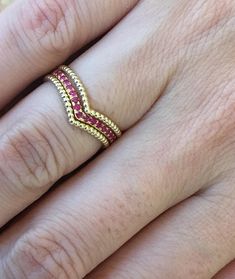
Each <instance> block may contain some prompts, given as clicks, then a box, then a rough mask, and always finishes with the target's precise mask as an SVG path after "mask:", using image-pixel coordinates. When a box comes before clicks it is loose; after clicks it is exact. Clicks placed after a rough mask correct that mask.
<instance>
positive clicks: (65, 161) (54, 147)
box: [0, 7, 172, 225]
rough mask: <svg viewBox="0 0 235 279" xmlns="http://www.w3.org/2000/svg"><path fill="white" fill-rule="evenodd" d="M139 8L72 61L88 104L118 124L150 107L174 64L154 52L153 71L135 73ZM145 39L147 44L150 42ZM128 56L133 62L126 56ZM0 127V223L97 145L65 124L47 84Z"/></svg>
mask: <svg viewBox="0 0 235 279" xmlns="http://www.w3.org/2000/svg"><path fill="white" fill-rule="evenodd" d="M141 13H144V11H142V8H141V7H138V8H136V10H134V11H133V14H132V13H131V14H129V15H128V16H127V19H126V21H125V22H121V23H120V24H119V25H118V26H117V27H116V28H115V29H114V30H113V31H112V32H110V33H109V34H108V35H106V36H105V37H104V38H103V39H102V40H101V41H100V42H99V43H98V44H96V45H95V46H94V47H93V48H92V49H90V50H89V51H88V52H86V53H85V54H84V55H83V56H81V57H80V58H79V59H77V60H76V61H75V62H74V63H73V65H72V66H73V68H74V70H75V71H76V72H78V73H79V75H80V77H81V79H82V80H83V82H84V83H85V86H86V87H87V89H88V92H89V97H90V99H91V103H92V107H94V108H95V109H97V110H98V111H101V112H104V113H105V114H107V115H108V116H109V117H110V118H111V119H113V120H114V121H115V122H117V123H118V125H119V126H120V127H121V129H122V130H125V129H128V128H130V127H131V126H132V125H133V124H135V123H136V122H137V121H138V120H139V119H140V118H141V117H142V116H143V115H144V114H145V113H146V112H147V111H148V110H149V108H150V107H151V106H152V104H153V103H154V102H155V100H156V98H157V97H158V96H159V95H160V94H161V90H162V88H164V86H165V84H166V82H167V80H168V79H170V75H171V73H170V72H171V68H172V65H168V66H167V65H163V66H161V63H160V62H159V59H161V58H160V55H159V56H155V59H156V70H155V71H154V73H153V74H150V73H151V72H152V67H153V65H152V64H146V66H145V67H144V68H143V69H139V70H138V73H136V67H135V64H136V63H140V64H141V63H143V62H142V59H143V57H142V55H138V54H137V53H136V48H142V47H143V45H142V44H143V42H142V41H143V40H142V38H143V37H144V34H145V30H143V31H140V30H139V24H136V23H137V21H136V18H137V17H139V16H141ZM133 20H134V23H133ZM130 28H132V29H133V32H136V33H137V34H138V36H135V39H136V40H137V41H136V44H133V43H128V44H127V45H126V43H127V39H126V38H129V34H130ZM152 28H153V27H152ZM154 28H155V27H154ZM154 28H153V30H152V32H154ZM131 40H132V39H131ZM149 44H150V45H149V46H145V47H149V48H151V45H152V43H149ZM113 53H115V55H113ZM149 55H150V56H151V55H152V53H150V54H149ZM126 57H129V59H131V60H133V62H132V63H129V62H127V59H126ZM149 59H150V57H149V58H148V59H147V60H149ZM126 73H128V74H126ZM147 73H148V74H147ZM156 73H159V74H158V76H159V77H158V79H156V78H155V74H156ZM127 88H128V89H127ZM146 88H147V89H146ZM143 92H145V94H144V95H143ZM0 130H1V132H0V135H1V138H0V158H1V160H0V170H1V173H2V175H1V177H0V189H1V191H0V204H1V211H0V225H3V224H4V223H5V222H7V221H8V220H9V219H10V218H12V217H13V216H15V215H16V214H17V213H18V212H19V211H21V210H22V209H23V208H25V207H26V206H27V205H29V204H31V203H32V202H33V201H34V200H35V199H37V198H38V197H39V196H40V195H42V194H43V193H44V192H45V191H46V190H47V189H48V188H49V187H50V186H51V185H52V184H54V183H55V182H56V181H57V180H58V179H59V178H60V177H61V176H63V175H65V174H67V173H69V172H71V171H72V170H74V169H75V168H77V167H78V166H79V165H80V164H82V163H83V162H84V161H86V160H87V159H89V158H90V157H91V156H92V155H94V153H95V152H97V150H98V149H99V148H100V145H99V143H98V142H97V141H96V140H94V139H93V138H91V137H90V136H88V135H87V134H85V133H81V131H80V130H78V129H73V128H72V127H71V126H70V125H68V123H67V117H66V114H65V112H64V107H63V105H62V103H61V100H60V97H59V96H58V93H57V92H56V90H55V89H54V88H53V86H52V85H51V84H44V85H43V86H41V87H40V88H38V89H37V90H36V91H35V92H33V93H32V94H30V95H29V96H27V97H26V98H25V99H24V100H23V101H22V102H21V103H20V104H19V105H18V106H16V107H14V108H13V109H12V110H11V111H10V112H9V113H8V114H7V115H5V116H4V117H3V118H2V119H1V121H0ZM13 201H14V202H13Z"/></svg>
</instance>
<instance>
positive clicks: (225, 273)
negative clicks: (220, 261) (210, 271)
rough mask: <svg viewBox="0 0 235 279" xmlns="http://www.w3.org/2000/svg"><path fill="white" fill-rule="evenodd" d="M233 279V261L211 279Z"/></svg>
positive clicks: (234, 274) (234, 270)
mask: <svg viewBox="0 0 235 279" xmlns="http://www.w3.org/2000/svg"><path fill="white" fill-rule="evenodd" d="M233 278H235V261H233V262H232V263H230V264H228V265H227V266H226V267H225V268H224V269H222V270H221V271H220V272H219V273H218V274H217V275H216V276H215V277H213V279H233Z"/></svg>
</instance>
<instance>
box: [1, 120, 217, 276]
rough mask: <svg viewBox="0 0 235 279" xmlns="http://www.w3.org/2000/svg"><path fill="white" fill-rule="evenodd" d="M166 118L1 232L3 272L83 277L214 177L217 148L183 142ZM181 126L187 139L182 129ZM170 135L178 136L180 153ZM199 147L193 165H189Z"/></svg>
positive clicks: (130, 136) (145, 125) (147, 125)
mask: <svg viewBox="0 0 235 279" xmlns="http://www.w3.org/2000/svg"><path fill="white" fill-rule="evenodd" d="M158 120H159V117H158ZM176 121H177V120H176ZM161 122H162V121H160V120H159V122H158V123H156V122H155V120H154V119H152V118H151V119H148V121H147V120H146V121H145V122H142V123H140V124H138V126H137V127H135V128H134V129H132V131H131V132H128V133H127V134H126V136H125V137H124V138H123V140H121V141H120V142H119V144H117V145H116V146H114V147H113V148H112V149H110V150H109V151H108V152H106V153H105V154H104V155H103V156H102V158H100V159H98V160H96V161H95V162H94V163H93V164H91V165H90V166H88V167H86V169H84V170H83V171H82V172H80V174H79V175H75V176H74V177H73V178H72V179H71V180H69V181H68V182H67V183H65V184H64V185H63V186H62V187H60V188H57V189H56V190H55V191H53V192H52V193H51V194H50V195H48V196H47V198H46V199H43V200H42V201H41V203H39V204H37V206H35V208H34V210H32V211H31V213H30V214H29V215H26V216H24V218H23V220H21V221H19V223H16V225H15V226H12V227H11V228H10V229H9V230H6V231H5V233H3V234H2V236H1V238H0V242H1V244H2V247H3V248H2V249H1V250H0V256H1V258H2V259H3V260H2V265H3V266H2V268H1V269H0V270H1V271H2V274H1V275H2V277H3V278H4V276H6V274H9V272H10V271H12V272H13V270H15V269H20V270H23V271H24V272H25V273H26V275H25V276H26V277H27V276H28V277H30V275H31V274H32V273H33V272H36V271H35V270H37V272H39V271H40V270H41V269H42V267H43V270H42V275H41V277H43V276H44V277H46V276H48V273H51V274H53V276H55V277H58V274H69V275H68V278H83V277H84V276H85V275H86V274H87V273H88V272H90V271H91V270H92V269H93V268H94V267H95V266H97V265H98V264H99V263H100V262H102V261H103V260H104V259H106V258H107V257H108V256H110V255H111V254H112V253H113V252H114V251H115V250H117V249H118V248H120V247H121V246H122V245H123V244H124V243H125V242H126V241H127V240H129V239H130V238H131V237H132V236H133V235H134V234H136V233H137V232H138V231H139V230H140V229H141V228H143V227H144V226H146V225H147V224H148V223H149V222H150V221H152V220H153V219H155V218H156V217H157V216H158V215H160V214H161V213H162V212H164V211H165V210H166V209H168V208H170V207H172V206H173V205H174V204H176V203H178V202H179V201H180V200H183V199H185V198H186V197H188V196H190V195H192V194H193V193H194V192H196V191H198V190H199V188H200V187H201V185H204V184H205V183H206V181H208V179H211V177H212V176H211V174H210V173H209V171H208V170H210V169H211V168H212V166H214V161H213V160H212V161H211V162H210V163H208V165H207V167H206V168H203V169H202V168H200V167H199V166H200V165H201V162H202V161H205V158H211V157H212V154H211V152H212V151H211V149H208V150H207V152H205V150H204V151H203V152H202V151H200V147H199V148H198V149H197V150H196V151H195V150H194V148H195V147H194V146H193V147H189V146H188V149H187V150H186V148H185V146H184V147H183V148H176V146H177V144H176V143H177V142H178V141H179V138H178V137H177V136H175V131H173V130H172V129H165V127H161V125H162V123H161ZM153 124H154V127H155V128H156V130H155V129H154V130H153V129H151V127H153ZM142 131H148V133H142ZM156 131H157V135H156ZM177 132H179V134H178V135H179V137H180V138H181V136H182V131H180V130H179V129H177ZM137 135H139V136H138V137H137ZM166 138H167V139H169V138H170V139H171V142H169V144H170V145H171V144H172V146H174V156H172V153H171V152H169V145H168V144H167V143H166ZM190 141H191V140H190ZM153 146H155V148H154V153H153ZM191 148H193V149H191ZM193 150H194V152H195V153H194V156H195V157H194V161H193V167H192V168H187V166H188V165H189V164H190V162H191V156H190V155H189V154H192V151H193ZM127 151H128V152H127ZM200 152H201V154H199V153H200ZM213 152H214V151H213ZM187 154H188V155H187ZM159 158H161V160H159ZM201 160H202V161H201ZM179 166H180V169H181V170H184V172H179V169H178V167H179ZM207 168H208V169H207ZM202 173H203V174H202ZM207 175H208V177H207ZM143 185H144V187H143ZM182 185H190V187H186V186H184V187H182ZM29 224H30V225H29ZM9 255H10V256H9ZM32 261H33V264H32ZM12 262H14V263H15V264H14V267H13V265H12ZM9 270H10V271H9ZM47 272H48V273H47ZM64 277H65V278H66V275H64ZM62 278H63V277H62ZM19 279H21V278H19Z"/></svg>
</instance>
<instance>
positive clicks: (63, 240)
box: [5, 224, 85, 279]
mask: <svg viewBox="0 0 235 279" xmlns="http://www.w3.org/2000/svg"><path fill="white" fill-rule="evenodd" d="M69 228H70V227H69ZM69 228H68V230H69ZM71 239H72V237H71V235H69V237H68V234H67V233H66V234H64V233H62V232H61V228H60V227H59V226H57V225H55V224H53V231H52V230H50V229H49V228H48V226H47V227H45V224H44V225H43V226H42V225H41V226H40V227H39V226H37V227H36V228H34V229H33V230H31V231H28V232H27V233H25V235H24V236H22V237H21V238H20V239H19V240H18V241H17V242H16V243H15V245H14V247H13V249H12V253H11V256H10V257H8V258H7V259H6V260H5V262H6V264H5V265H6V266H8V267H10V266H12V264H11V263H14V264H15V266H16V267H17V269H18V270H20V271H21V272H22V273H23V274H25V278H34V279H37V278H48V279H51V278H53V279H54V278H61V279H73V278H74V279H81V278H83V277H84V276H85V271H84V266H83V263H82V262H83V260H80V258H79V256H78V254H79V251H78V249H76V248H75V243H73V240H71ZM79 261H80V262H79ZM8 269H9V268H8ZM8 273H9V271H8ZM35 274H36V275H35ZM37 274H38V276H37ZM32 275H34V277H30V276H32ZM17 278H18V277H17Z"/></svg>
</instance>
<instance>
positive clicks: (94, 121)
mask: <svg viewBox="0 0 235 279" xmlns="http://www.w3.org/2000/svg"><path fill="white" fill-rule="evenodd" d="M89 122H90V123H91V125H95V124H96V122H97V120H96V119H95V118H93V117H91V118H90V119H89Z"/></svg>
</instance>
